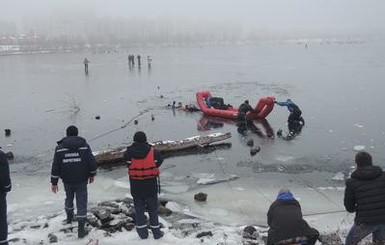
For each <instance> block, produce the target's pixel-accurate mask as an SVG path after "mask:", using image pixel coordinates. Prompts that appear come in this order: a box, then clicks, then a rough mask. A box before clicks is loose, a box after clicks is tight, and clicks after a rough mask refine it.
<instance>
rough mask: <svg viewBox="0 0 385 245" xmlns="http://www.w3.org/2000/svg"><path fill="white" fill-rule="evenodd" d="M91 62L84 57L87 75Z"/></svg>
mask: <svg viewBox="0 0 385 245" xmlns="http://www.w3.org/2000/svg"><path fill="white" fill-rule="evenodd" d="M89 63H91V62H90V61H89V60H88V59H87V58H84V61H83V64H84V72H85V73H86V75H88V64H89Z"/></svg>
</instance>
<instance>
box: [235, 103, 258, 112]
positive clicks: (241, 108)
mask: <svg viewBox="0 0 385 245" xmlns="http://www.w3.org/2000/svg"><path fill="white" fill-rule="evenodd" d="M249 111H251V112H254V111H255V110H254V109H253V107H251V105H250V104H246V103H243V104H241V105H240V106H239V108H238V112H239V113H242V114H244V115H246V113H247V112H249Z"/></svg>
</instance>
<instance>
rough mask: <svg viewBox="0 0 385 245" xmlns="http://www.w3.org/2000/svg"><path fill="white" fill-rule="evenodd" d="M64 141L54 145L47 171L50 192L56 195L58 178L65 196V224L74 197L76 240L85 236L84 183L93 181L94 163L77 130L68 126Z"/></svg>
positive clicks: (71, 217) (85, 187) (68, 219)
mask: <svg viewBox="0 0 385 245" xmlns="http://www.w3.org/2000/svg"><path fill="white" fill-rule="evenodd" d="M66 134H67V137H64V138H63V139H61V140H60V141H58V142H57V144H58V145H57V146H56V149H55V155H54V159H53V162H52V170H51V184H52V186H51V190H52V192H53V193H55V194H56V193H57V192H58V190H59V188H58V185H57V184H58V181H59V178H61V179H62V180H63V184H64V190H65V192H66V199H65V211H66V214H67V224H70V223H71V222H72V221H73V220H74V204H73V201H74V197H76V208H77V215H76V220H77V221H78V225H79V226H78V227H79V228H78V238H83V237H85V236H86V235H87V233H88V232H87V231H86V230H85V223H86V219H87V202H88V193H87V182H88V183H90V184H91V183H92V182H93V181H94V178H95V175H96V169H97V163H96V160H95V157H94V155H93V154H92V151H91V148H90V146H89V145H88V144H87V142H86V140H85V139H84V138H82V137H79V136H78V129H77V127H75V126H73V125H72V126H69V127H68V128H67V130H66Z"/></svg>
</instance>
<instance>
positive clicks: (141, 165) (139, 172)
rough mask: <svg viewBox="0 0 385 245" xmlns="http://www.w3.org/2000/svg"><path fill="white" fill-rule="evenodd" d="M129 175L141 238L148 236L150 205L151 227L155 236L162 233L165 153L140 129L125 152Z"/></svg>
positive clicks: (161, 235)
mask: <svg viewBox="0 0 385 245" xmlns="http://www.w3.org/2000/svg"><path fill="white" fill-rule="evenodd" d="M124 161H125V162H126V163H127V167H128V175H129V178H130V186H131V187H130V190H131V195H132V197H133V199H134V207H135V226H136V231H137V232H138V235H139V237H140V238H142V239H147V238H148V229H147V224H146V221H147V220H146V216H145V214H144V212H145V210H146V209H148V214H149V217H150V228H151V231H152V234H153V236H154V239H159V238H161V237H163V232H162V231H161V230H160V225H159V219H158V190H159V186H158V181H157V180H158V177H159V167H160V165H161V164H162V162H163V157H162V155H161V154H160V153H159V151H157V150H155V149H154V147H152V146H151V145H150V144H148V143H147V136H146V134H145V133H144V132H142V131H138V132H136V133H135V135H134V143H132V145H131V146H129V147H127V151H126V152H125V153H124Z"/></svg>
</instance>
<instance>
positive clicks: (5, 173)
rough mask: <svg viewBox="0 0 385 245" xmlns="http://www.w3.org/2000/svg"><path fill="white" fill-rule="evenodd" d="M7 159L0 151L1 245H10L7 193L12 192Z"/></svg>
mask: <svg viewBox="0 0 385 245" xmlns="http://www.w3.org/2000/svg"><path fill="white" fill-rule="evenodd" d="M11 187H12V184H11V178H10V177H9V165H8V161H7V157H6V155H5V154H4V152H2V151H1V150H0V245H8V240H7V237H8V224H7V200H6V197H7V192H9V191H10V190H11Z"/></svg>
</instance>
